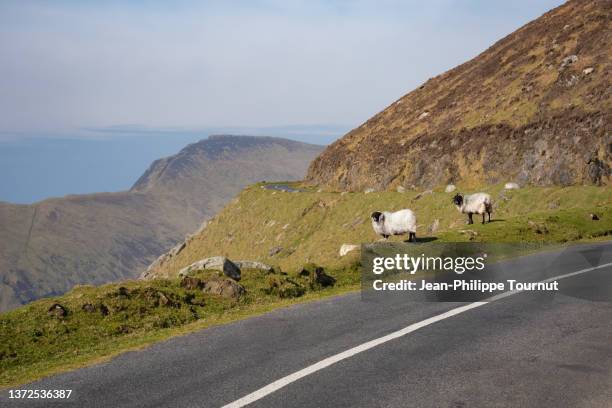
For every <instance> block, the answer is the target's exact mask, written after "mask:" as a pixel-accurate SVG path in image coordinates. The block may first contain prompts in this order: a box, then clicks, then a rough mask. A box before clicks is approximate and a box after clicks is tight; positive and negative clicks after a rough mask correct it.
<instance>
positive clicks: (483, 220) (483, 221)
mask: <svg viewBox="0 0 612 408" xmlns="http://www.w3.org/2000/svg"><path fill="white" fill-rule="evenodd" d="M485 216H486V214H485V213H482V223H483V224H484V223H485Z"/></svg>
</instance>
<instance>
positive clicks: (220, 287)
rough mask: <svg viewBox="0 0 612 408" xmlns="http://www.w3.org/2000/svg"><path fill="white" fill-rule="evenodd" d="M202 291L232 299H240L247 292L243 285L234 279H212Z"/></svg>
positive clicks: (205, 283)
mask: <svg viewBox="0 0 612 408" xmlns="http://www.w3.org/2000/svg"><path fill="white" fill-rule="evenodd" d="M202 291H203V292H204V293H210V294H213V295H218V296H221V297H225V298H230V299H238V298H240V296H242V295H243V294H244V293H245V292H246V290H245V289H244V287H243V286H242V285H240V284H239V283H238V282H236V281H234V280H232V279H212V280H209V281H206V282H204V287H203V289H202Z"/></svg>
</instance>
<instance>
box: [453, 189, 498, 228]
mask: <svg viewBox="0 0 612 408" xmlns="http://www.w3.org/2000/svg"><path fill="white" fill-rule="evenodd" d="M453 203H454V204H455V206H456V207H457V210H459V212H460V213H462V214H467V215H468V224H473V223H474V220H472V215H473V214H482V223H483V224H484V223H485V214H489V222H491V212H492V211H493V203H492V201H491V196H490V195H488V194H487V193H475V194H470V195H465V196H463V195H461V194H457V195H456V196H455V197H453Z"/></svg>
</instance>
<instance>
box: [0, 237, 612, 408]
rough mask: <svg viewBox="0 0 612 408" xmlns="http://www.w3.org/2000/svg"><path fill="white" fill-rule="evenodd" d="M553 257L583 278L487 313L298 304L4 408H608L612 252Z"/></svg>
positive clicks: (560, 268)
mask: <svg viewBox="0 0 612 408" xmlns="http://www.w3.org/2000/svg"><path fill="white" fill-rule="evenodd" d="M544 257H549V258H546V259H548V261H547V262H548V264H549V266H550V267H549V268H548V272H547V273H549V274H551V275H550V276H548V277H551V276H560V275H565V274H568V273H572V272H576V271H581V272H580V273H579V274H576V275H573V276H567V277H565V278H564V279H561V280H560V281H559V287H560V291H559V292H557V293H556V294H550V293H541V292H522V293H518V294H513V295H511V296H505V297H501V298H499V299H497V300H495V301H493V302H488V303H486V304H480V303H478V304H475V303H436V302H407V301H405V299H402V298H401V297H392V298H390V299H389V300H387V301H364V300H363V299H362V297H361V295H360V294H359V293H353V294H349V295H345V296H340V297H335V298H331V299H327V300H323V301H318V302H313V303H308V304H302V305H297V306H294V307H290V308H287V309H283V310H278V311H275V312H272V313H269V314H266V315H264V316H260V317H256V318H251V319H247V320H244V321H240V322H236V323H232V324H228V325H224V326H220V327H215V328H210V329H206V330H202V331H199V332H197V333H193V334H190V335H186V336H183V337H180V338H175V339H172V340H169V341H166V342H162V343H158V344H156V345H154V346H152V347H149V348H147V349H145V350H142V351H137V352H129V353H126V354H123V355H121V356H119V357H117V358H115V359H113V360H111V361H109V362H107V363H103V364H99V365H95V366H92V367H88V368H84V369H80V370H76V371H72V372H69V373H65V374H60V375H56V376H53V377H50V378H46V379H44V380H42V381H39V382H36V383H32V384H28V385H26V386H23V387H20V388H27V389H72V390H73V391H72V396H71V398H70V399H69V400H68V401H61V402H60V401H57V402H51V401H48V400H47V401H34V400H29V401H21V400H20V401H18V400H9V399H8V391H7V390H3V391H2V392H1V393H0V394H1V396H0V406H2V407H5V406H6V407H13V406H45V407H46V406H75V407H105V408H106V407H221V406H224V405H226V404H231V403H235V406H239V405H241V404H242V403H244V402H245V401H246V400H245V399H244V398H245V397H246V398H251V400H249V401H252V403H251V404H250V405H249V406H252V407H436V408H439V407H452V408H461V407H612V302H611V301H610V300H612V266H605V265H606V264H611V265H612V243H607V244H605V245H602V244H598V245H589V246H580V247H577V248H574V249H572V250H569V251H565V252H564V253H563V254H558V253H551V254H548V255H544ZM536 258H537V257H527V258H524V259H522V260H521V261H518V263H517V268H522V269H521V270H523V271H529V270H533V271H536V270H537V269H538V268H537V265H535V260H534V259H536ZM521 262H522V263H521ZM539 262H542V260H541V258H540V261H539ZM541 278H542V276H537V279H535V280H541ZM458 308H463V309H458ZM445 313H446V314H445ZM439 316H443V317H439ZM426 319H430V320H426ZM423 321H425V323H422V322H423ZM415 324H416V325H415ZM406 328H408V329H406ZM402 330H404V331H402ZM400 331H401V332H400ZM393 333H396V334H397V333H399V334H397V336H396V337H393V336H390V337H391V338H389V335H390V334H393ZM385 336H387V337H385ZM348 350H353V352H347V351H348ZM330 359H331V360H330ZM305 369H306V370H305ZM304 370H305V371H304ZM296 373H298V374H296ZM249 396H250V397H249Z"/></svg>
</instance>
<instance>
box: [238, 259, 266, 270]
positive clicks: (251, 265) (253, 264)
mask: <svg viewBox="0 0 612 408" xmlns="http://www.w3.org/2000/svg"><path fill="white" fill-rule="evenodd" d="M234 263H235V264H236V265H237V266H238V267H239V268H240V269H259V270H261V271H264V272H272V271H273V270H274V268H272V267H271V266H270V265H268V264H265V263H263V262H258V261H236V262H234Z"/></svg>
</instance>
